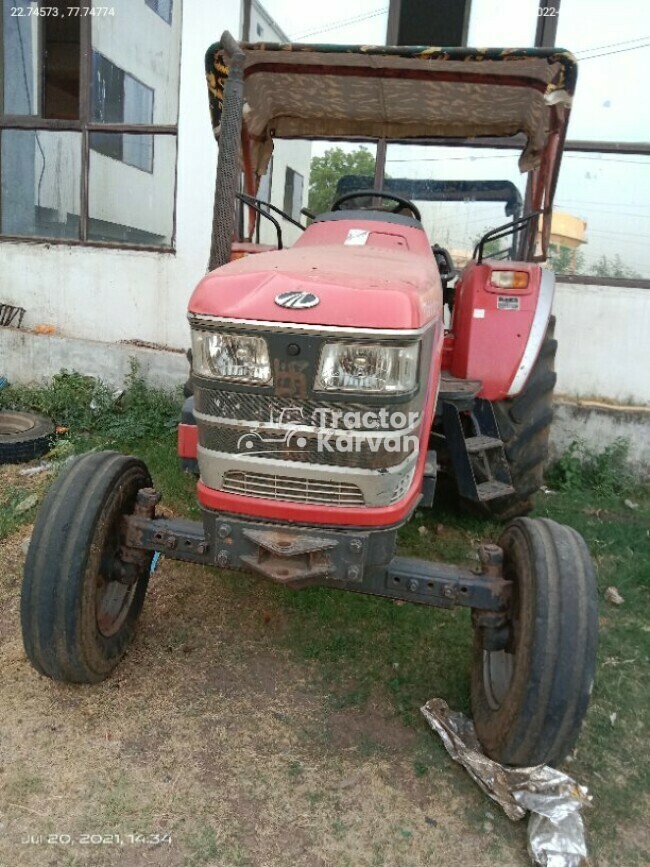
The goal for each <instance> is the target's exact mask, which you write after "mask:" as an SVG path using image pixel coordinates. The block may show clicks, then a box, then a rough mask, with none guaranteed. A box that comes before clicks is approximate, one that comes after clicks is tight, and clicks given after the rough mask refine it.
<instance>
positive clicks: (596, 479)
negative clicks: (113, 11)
mask: <svg viewBox="0 0 650 867" xmlns="http://www.w3.org/2000/svg"><path fill="white" fill-rule="evenodd" d="M125 389H126V391H125V394H124V396H123V397H122V398H121V399H120V401H118V402H117V403H116V402H115V400H114V398H113V396H112V395H109V394H108V390H107V389H105V387H103V386H102V385H101V384H97V383H93V382H91V381H87V380H86V379H85V378H83V377H79V376H78V375H77V374H61V376H60V377H59V378H57V380H56V381H55V383H54V385H53V386H52V388H51V389H40V388H39V389H32V390H24V389H22V390H19V389H6V390H5V391H3V392H1V393H0V400H1V401H2V404H3V405H5V406H15V407H24V408H29V407H33V408H35V409H38V410H40V411H44V412H48V413H50V414H52V415H53V417H54V418H55V419H56V421H57V422H59V423H63V424H66V426H69V428H70V432H69V434H68V437H67V440H66V443H67V445H65V446H64V451H65V450H66V449H67V450H68V451H71V452H79V451H84V450H87V449H89V448H116V449H118V450H120V451H125V452H127V453H133V454H137V455H138V456H140V457H142V458H143V460H145V462H146V463H147V465H148V466H149V468H150V470H151V472H152V475H153V478H154V482H155V484H156V485H157V487H159V489H160V490H162V491H163V492H164V495H165V500H164V502H165V503H167V504H168V505H170V506H171V507H172V508H173V509H174V510H175V511H177V512H179V513H183V514H185V515H187V516H189V517H197V516H198V509H197V506H196V502H195V496H194V480H193V479H192V478H190V477H188V476H187V475H184V474H183V473H182V472H181V471H180V469H179V467H178V463H177V458H176V454H175V434H174V431H173V428H174V427H175V424H176V420H177V418H178V416H179V412H180V404H181V398H180V395H178V394H166V393H164V392H160V391H153V390H151V389H147V388H146V386H145V385H144V384H143V383H142V382H141V380H140V379H139V378H138V375H137V371H135V370H134V371H133V372H132V374H131V377H130V379H129V381H128V382H127V384H126V386H125ZM93 399H95V404H94V405H95V407H99V409H90V408H89V407H90V404H91V402H92V401H93ZM625 459H626V451H625V446H624V444H621V443H618V444H615V445H614V446H612V447H610V448H609V449H606V450H605V451H604V452H602V453H601V454H600V455H592V454H589V453H588V452H587V451H586V450H585V448H584V446H582V445H580V444H578V445H576V446H574V447H573V448H572V449H571V450H570V451H569V452H568V453H567V454H566V455H565V457H564V458H562V459H561V461H560V462H559V463H558V465H557V466H556V467H555V469H554V470H553V471H552V473H551V474H550V475H549V485H550V486H551V487H552V488H553V490H555V493H551V494H546V495H540V496H539V500H538V506H537V511H536V514H537V515H538V516H547V517H550V518H553V519H554V520H556V521H559V522H562V523H567V524H570V525H571V526H573V527H575V528H576V529H577V530H578V531H579V532H580V533H582V534H583V535H584V537H585V539H586V541H587V543H588V545H589V548H590V550H591V553H592V556H593V558H594V561H595V563H596V565H597V569H598V590H599V597H600V617H601V625H600V647H599V665H598V670H597V677H596V682H595V686H594V692H593V698H592V703H591V708H590V711H589V714H588V718H587V722H586V725H585V727H584V729H583V732H582V735H581V737H580V740H579V742H578V748H577V751H576V754H575V757H574V760H573V761H572V763H571V764H569V765H567V769H568V771H569V772H570V773H571V774H572V775H574V776H575V777H576V779H577V780H578V781H579V782H581V783H583V784H585V785H588V786H589V788H590V791H591V793H592V794H593V795H594V805H593V809H592V810H591V811H589V814H588V816H587V817H586V821H587V823H588V828H589V833H590V841H591V845H592V849H593V852H594V854H596V855H597V854H598V853H599V852H605V853H613V852H617V853H618V855H619V857H621V858H622V859H623V860H621V861H620V862H619V863H625V864H626V865H628V864H634V863H642V859H641V860H640V859H639V855H638V852H636V851H635V849H634V842H633V840H630V841H629V842H628V841H627V836H626V832H625V831H622V830H621V829H623V828H624V829H630V828H632V827H633V826H634V823H635V822H641V821H642V816H643V811H644V809H646V808H647V801H644V797H645V795H644V793H645V792H647V791H648V784H649V783H650V779H649V775H648V762H647V758H646V756H647V747H646V745H647V734H648V733H647V711H648V699H647V677H648V658H649V656H650V627H649V626H648V624H650V617H649V614H650V599H649V596H650V529H649V528H650V489H649V488H648V487H647V486H645V487H644V486H641V485H639V484H638V483H635V481H634V479H633V478H632V477H631V475H630V472H629V471H628V470H627V465H626V461H625ZM21 496H23V492H22V491H18V490H17V489H14V488H12V487H9V489H8V490H5V491H3V493H2V499H1V500H0V538H1V537H2V536H5V535H7V534H9V533H10V532H13V531H14V530H15V529H16V527H17V526H18V525H19V524H20V523H22V522H24V521H29V520H31V519H32V518H33V510H32V511H30V512H28V513H27V514H25V515H20V516H16V515H15V505H16V503H17V501H18V500H19V499H20V497H21ZM630 504H631V505H630ZM635 506H636V508H635ZM437 525H442V531H441V532H438V531H437V530H436V527H437ZM420 527H425V528H426V529H427V532H426V533H420V531H419V528H420ZM498 535H499V527H498V525H497V524H494V523H489V522H487V523H486V522H484V521H480V520H477V519H475V518H470V517H467V516H463V515H459V514H458V512H457V511H456V509H455V507H454V505H453V504H452V503H451V502H445V501H443V502H442V503H441V504H440V505H436V508H435V510H431V511H428V510H423V511H421V512H418V513H417V514H416V516H415V518H414V520H413V521H412V522H411V523H410V524H409V525H408V526H406V527H405V528H404V529H403V530H402V531H401V532H400V535H399V550H400V553H403V554H410V555H414V556H420V557H427V558H431V559H442V560H447V561H451V562H456V563H464V564H465V565H473V564H474V563H475V560H474V559H473V557H474V551H475V549H476V546H477V544H478V543H480V542H481V541H483V540H496V539H498ZM223 580H225V581H226V582H228V584H229V586H232V592H233V594H239V593H242V594H244V593H252V594H254V595H255V596H256V597H257V601H259V600H260V598H261V599H262V601H263V604H264V606H265V607H267V606H268V605H272V606H275V607H276V608H277V610H279V611H280V612H281V613H282V623H283V628H282V629H279V630H278V631H277V633H270V635H271V637H270V638H268V639H265V640H268V641H270V642H273V643H274V644H275V645H276V646H279V647H281V648H283V649H285V650H286V649H288V650H289V652H290V653H291V655H292V656H293V657H294V658H295V659H297V660H302V661H304V662H305V663H306V664H308V665H309V666H310V671H311V672H312V673H313V676H314V678H315V679H314V681H313V683H312V688H314V689H318V690H321V691H322V690H325V691H326V693H327V694H328V695H329V697H330V698H329V709H330V711H331V712H332V713H335V712H339V711H340V712H345V711H352V710H354V709H361V710H362V709H364V708H365V707H366V706H367V705H368V703H369V702H370V701H371V699H373V698H374V697H377V696H384V697H386V696H387V697H388V701H389V704H390V706H392V708H393V710H394V712H395V713H396V714H397V715H398V716H399V717H400V718H401V719H402V721H403V722H404V724H405V725H406V726H408V727H410V728H412V729H414V730H415V731H417V732H418V735H417V738H416V745H415V746H414V747H413V755H412V762H411V764H412V768H413V776H414V778H418V777H427V776H428V775H429V771H430V770H432V769H435V770H436V771H437V772H439V771H440V769H441V768H442V769H444V768H445V767H446V766H447V765H448V764H449V762H448V759H447V757H446V755H444V754H443V752H442V747H441V746H440V744H439V743H438V741H437V738H435V736H433V735H432V734H431V733H430V732H429V731H428V729H427V728H426V725H425V723H424V721H423V720H422V718H421V715H420V713H419V707H420V706H421V705H422V704H423V703H424V702H425V701H426V700H427V699H428V698H430V697H432V696H434V695H437V696H441V697H444V698H445V699H446V700H447V701H448V702H449V704H450V706H451V707H453V708H455V709H459V710H463V711H465V712H469V653H470V643H471V624H470V617H469V612H467V611H463V610H454V611H441V610H436V609H429V608H426V607H424V606H414V605H398V604H395V603H394V602H393V601H391V600H385V599H379V598H371V597H364V596H361V595H356V594H352V593H342V592H340V591H336V590H330V589H324V588H312V589H307V590H303V591H300V592H294V591H290V590H287V589H285V588H281V587H277V586H276V585H272V584H265V583H263V582H251V583H247V582H240V581H237V582H235V581H232V582H231V579H229V578H228V576H224V579H223ZM610 585H615V586H616V587H617V588H618V591H619V593H620V594H621V595H622V596H623V598H624V600H625V601H624V603H623V604H622V605H621V606H615V605H612V604H610V603H608V602H606V601H605V600H604V591H605V589H606V588H607V587H609V586H610ZM251 604H255V600H252V602H251ZM185 640H186V637H185V636H184V635H180V634H179V635H174V636H170V641H172V642H175V643H179V642H180V643H182V642H183V641H185ZM614 715H615V716H614ZM304 734H305V735H306V736H307V737H311V736H312V735H313V736H314V737H315V738H320V739H322V744H320V745H319V748H320V746H322V747H323V748H324V749H329V748H331V746H330V745H329V744H328V743H327V726H326V723H324V724H323V727H322V731H319V732H316V731H314V732H305V733H304ZM382 749H383V746H382V744H381V739H380V737H379V736H377V737H375V733H374V732H373V733H372V735H368V736H367V737H366V736H364V737H361V738H360V739H359V743H358V745H357V750H358V752H359V754H360V755H361V756H365V757H368V758H372V757H374V756H378V755H381V751H382ZM287 773H288V774H289V776H290V777H291V778H292V779H294V780H296V781H298V780H299V779H300V778H301V768H300V766H299V764H298V763H296V764H295V765H294V764H292V765H290V766H289V767H288V769H287ZM455 778H456V777H454V776H453V775H450V779H455ZM333 831H334V833H335V834H336V835H341V836H343V835H344V834H345V827H344V826H343V824H342V823H341V826H340V827H337V828H334V829H333ZM192 848H193V853H192V860H191V863H195V864H201V863H207V862H208V861H210V860H211V859H214V858H215V857H218V853H219V851H220V845H219V841H218V840H217V839H216V836H215V835H214V832H212V829H210V828H209V827H206V828H205V829H204V832H203V833H202V834H200V835H198V836H197V838H196V839H195V840H194V841H193V847H192Z"/></svg>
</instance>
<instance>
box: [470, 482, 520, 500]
mask: <svg viewBox="0 0 650 867" xmlns="http://www.w3.org/2000/svg"><path fill="white" fill-rule="evenodd" d="M476 490H477V492H478V498H479V500H480V501H481V503H484V502H486V500H496V499H498V498H499V497H507V496H509V495H510V494H514V492H515V489H514V488H513V487H512V485H506V484H505V482H497V481H494V480H491V481H489V482H481V483H480V484H478V485H477V486H476Z"/></svg>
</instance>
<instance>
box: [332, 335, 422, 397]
mask: <svg viewBox="0 0 650 867" xmlns="http://www.w3.org/2000/svg"><path fill="white" fill-rule="evenodd" d="M419 351H420V345H419V343H409V344H407V345H405V346H390V345H382V344H380V343H327V344H326V345H325V346H324V348H323V351H322V353H321V360H320V369H319V371H318V377H317V380H316V388H317V389H323V390H325V391H364V392H377V393H389V394H402V393H404V392H408V391H411V390H412V389H413V388H414V387H415V384H416V382H417V369H418V356H419Z"/></svg>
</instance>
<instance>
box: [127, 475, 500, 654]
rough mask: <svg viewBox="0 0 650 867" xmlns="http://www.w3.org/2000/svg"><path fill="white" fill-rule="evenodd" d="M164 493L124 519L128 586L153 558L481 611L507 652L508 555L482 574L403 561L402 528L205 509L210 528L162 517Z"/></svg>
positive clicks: (143, 497) (482, 556) (486, 637)
mask: <svg viewBox="0 0 650 867" xmlns="http://www.w3.org/2000/svg"><path fill="white" fill-rule="evenodd" d="M159 500H160V495H159V494H158V493H157V492H156V491H155V490H154V489H153V488H143V489H141V490H140V491H139V492H138V496H137V501H136V506H135V510H134V513H133V514H132V515H126V516H124V517H123V518H122V524H121V540H122V545H121V548H120V550H119V559H116V561H115V570H116V571H115V576H116V577H117V578H118V580H120V581H122V582H124V583H126V584H128V583H130V582H131V580H133V578H132V576H134V575H135V574H137V571H138V568H141V566H142V564H143V563H144V562H148V560H150V558H151V554H152V553H155V552H159V553H161V554H164V555H165V556H166V557H168V558H170V559H173V560H181V561H185V562H192V563H200V564H202V565H205V566H213V567H217V568H219V569H228V570H240V571H246V572H251V573H253V574H257V575H261V576H263V577H266V578H270V579H271V580H273V581H275V582H277V583H279V584H285V585H287V586H288V587H291V588H294V589H301V588H304V587H312V586H325V587H337V588H339V589H343V590H352V591H354V592H357V593H365V594H369V595H371V596H385V597H389V598H392V599H399V600H403V601H407V602H418V603H421V604H423V605H432V606H435V607H437V608H453V607H454V606H457V605H460V606H463V607H467V608H471V609H472V610H473V621H474V626H475V627H476V628H478V629H480V631H481V635H482V640H483V646H484V647H485V649H486V650H499V649H503V648H505V647H506V645H507V643H508V639H509V629H508V615H507V612H508V603H509V599H510V586H511V582H510V581H507V580H505V579H504V578H503V572H502V566H503V552H502V550H501V548H499V547H498V546H497V545H491V544H486V545H482V546H481V547H480V548H479V551H478V555H479V564H477V569H476V571H470V570H468V569H462V568H461V567H459V566H454V565H450V564H446V563H434V562H430V561H428V560H423V559H419V558H415V557H401V556H395V555H394V550H395V543H396V536H397V529H396V528H391V529H379V530H368V529H363V530H361V529H359V530H357V529H353V528H346V529H331V528H322V529H321V528H320V527H301V526H294V525H291V526H290V525H286V524H273V523H268V522H257V521H254V520H252V519H241V518H238V517H235V516H232V515H222V514H219V513H216V512H212V511H209V510H206V509H204V510H203V522H200V521H188V520H185V519H182V518H163V517H156V515H155V508H156V504H157V503H158V501H159Z"/></svg>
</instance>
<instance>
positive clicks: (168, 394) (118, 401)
mask: <svg viewBox="0 0 650 867" xmlns="http://www.w3.org/2000/svg"><path fill="white" fill-rule="evenodd" d="M181 402H182V398H181V395H180V390H176V391H164V390H163V389H157V388H152V387H151V386H149V385H147V383H146V382H145V380H144V379H143V378H142V376H141V375H140V373H139V370H138V364H137V362H136V361H135V359H131V370H130V372H129V374H128V376H127V377H126V380H125V382H124V387H123V388H122V389H119V390H117V391H114V390H112V389H110V388H109V387H108V386H107V385H106V383H104V382H102V381H101V380H100V379H95V378H94V377H92V376H84V375H83V374H81V373H77V372H76V371H67V370H62V371H61V372H60V373H57V374H56V375H55V376H54V377H53V378H52V381H51V383H49V384H48V385H32V386H9V387H8V388H5V389H3V390H2V391H0V409H2V408H4V409H16V410H32V411H33V412H39V413H42V414H43V415H46V416H48V417H49V418H51V419H52V420H53V421H54V422H55V423H56V424H57V425H61V426H63V427H66V428H68V430H69V433H70V436H71V437H75V436H79V435H82V434H101V435H102V436H103V437H117V438H119V439H122V440H132V439H141V438H143V437H151V436H156V435H159V434H160V433H161V432H163V431H167V430H170V429H172V428H174V427H175V426H176V424H177V423H178V420H179V414H180V405H181Z"/></svg>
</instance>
